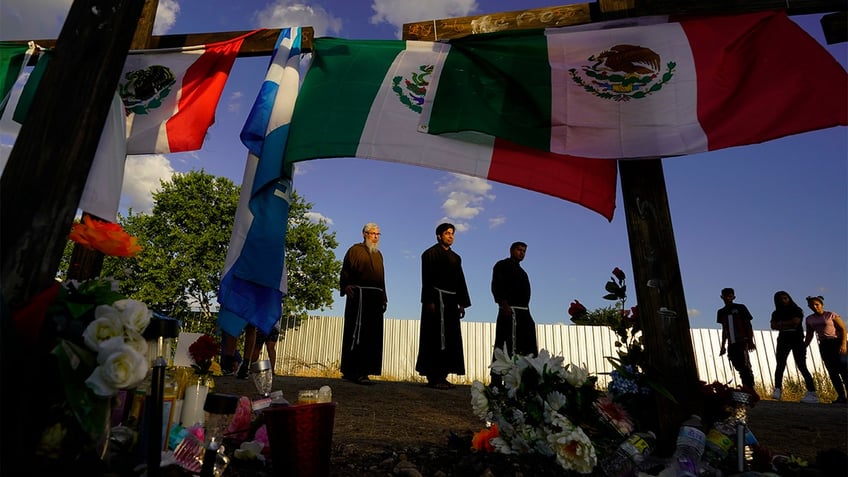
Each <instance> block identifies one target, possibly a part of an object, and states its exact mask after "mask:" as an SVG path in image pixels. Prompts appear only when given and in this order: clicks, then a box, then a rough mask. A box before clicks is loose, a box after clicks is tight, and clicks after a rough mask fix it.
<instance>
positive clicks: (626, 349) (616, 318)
mask: <svg viewBox="0 0 848 477" xmlns="http://www.w3.org/2000/svg"><path fill="white" fill-rule="evenodd" d="M626 279H627V276H626V275H625V274H624V272H623V271H622V270H621V269H620V268H618V267H615V268H614V269H613V270H612V276H611V277H610V279H609V280H608V281H607V282H606V284H605V285H604V291H605V292H606V294H605V295H604V296H603V298H604V299H605V300H611V301H615V302H616V304H615V306H614V307H611V308H605V309H601V310H596V311H594V312H591V313H590V312H589V311H588V310H586V307H585V306H583V305H582V304H581V303H580V302H579V301H577V300H574V301H573V302H572V303H571V304H570V306H569V307H568V314H569V315H570V316H571V321H572V322H574V323H575V324H578V325H589V326H607V327H609V328H610V329H611V330H612V331H613V332H614V333H615V335H616V341H615V349H616V354H617V356H607V357H606V358H607V360H608V361H609V362H610V363H611V364H612V366H613V371H612V372H610V378H611V379H610V383H609V385H608V387H607V392H608V393H609V396H610V397H611V398H612V400H613V401H614V402H616V403H618V404H621V405H623V406H624V407H625V408H626V409H629V410H631V411H633V412H634V413H636V415H634V416H632V417H631V419H632V421H633V422H632V424H635V425H639V424H644V423H645V422H640V421H646V420H648V419H652V418H651V416H650V414H649V413H648V412H647V410H648V409H650V408H651V406H650V405H648V400H649V399H650V398H651V394H652V393H653V392H659V393H662V394H663V395H664V396H665V397H666V398H668V399H669V400H671V401H672V402H674V401H675V399H674V397H673V396H672V395H671V394H670V393H669V392H668V391H667V390H666V389H665V388H664V387H663V386H662V385H661V384H660V383H659V382H657V381H655V380H652V379H650V378H649V377H648V376H647V375H646V374H645V371H646V369H645V368H646V362H645V359H646V357H645V350H644V347H643V345H642V335H641V332H642V327H641V324H640V322H639V312H638V307H637V306H634V307H632V308H630V309H627V308H626V302H627V284H626ZM608 410H610V411H612V410H611V409H608ZM638 414H642V415H641V416H640V415H638ZM619 424H621V426H619V427H620V429H622V430H623V429H626V428H627V424H626V422H624V421H622V422H620V423H619Z"/></svg>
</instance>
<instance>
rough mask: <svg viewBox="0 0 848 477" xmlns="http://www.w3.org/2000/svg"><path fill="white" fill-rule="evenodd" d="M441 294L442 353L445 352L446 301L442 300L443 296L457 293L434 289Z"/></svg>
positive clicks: (440, 325)
mask: <svg viewBox="0 0 848 477" xmlns="http://www.w3.org/2000/svg"><path fill="white" fill-rule="evenodd" d="M433 288H434V289H435V290H436V291H437V292H439V327H440V333H441V335H442V336H441V340H442V351H444V350H445V300H443V299H442V295H443V294H448V295H456V292H452V291H448V290H442V289H441V288H436V287H433Z"/></svg>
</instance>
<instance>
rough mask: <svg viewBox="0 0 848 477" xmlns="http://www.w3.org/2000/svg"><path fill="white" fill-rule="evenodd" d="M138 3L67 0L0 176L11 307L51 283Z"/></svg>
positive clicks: (3, 268) (1, 267) (5, 284)
mask: <svg viewBox="0 0 848 477" xmlns="http://www.w3.org/2000/svg"><path fill="white" fill-rule="evenodd" d="M143 6H144V0H77V1H75V2H74V3H73V4H72V5H71V8H70V11H69V12H68V18H67V20H66V21H65V24H64V26H63V28H62V31H61V33H60V35H59V39H58V41H57V43H56V49H55V54H54V57H53V59H52V60H51V62H50V64H49V66H48V67H47V70H46V71H45V73H44V77H43V78H42V80H41V83H40V85H39V87H38V91H37V94H36V96H35V98H34V100H33V103H32V107H31V109H30V111H29V115H28V117H27V119H26V121H25V122H24V124H23V125H22V126H21V131H20V133H19V134H18V137H17V140H16V141H15V146H14V148H13V149H12V153H11V154H10V156H9V161H8V164H7V165H6V169H5V171H4V173H3V177H2V181H1V182H0V210H2V216H1V217H0V221H2V227H0V253H2V264H0V281H1V282H0V286H2V292H3V298H4V299H5V300H6V302H7V303H8V304H9V305H10V306H12V307H15V306H17V305H22V304H24V303H27V302H28V301H29V300H30V299H31V298H32V297H33V296H35V295H36V294H37V293H38V292H39V291H41V290H42V289H44V288H46V287H47V286H48V285H50V284H51V283H52V281H53V277H54V275H55V273H56V270H57V269H58V266H59V261H60V259H61V256H62V251H63V249H64V244H65V241H66V236H67V234H68V231H69V230H70V226H71V223H72V222H73V218H74V214H75V212H76V209H77V204H79V199H80V197H81V195H82V190H83V187H84V185H85V180H86V177H87V176H88V171H89V169H90V167H91V162H92V160H93V158H94V152H95V150H96V149H97V143H98V141H99V139H100V133H101V131H102V130H103V125H104V123H105V121H106V116H107V113H108V110H109V105H110V103H111V101H112V97H113V95H114V92H115V88H116V87H117V86H118V79H119V77H120V74H121V69H122V68H123V65H124V60H125V59H126V55H127V51H129V45H130V41H131V39H132V36H133V33H134V32H135V28H136V25H137V24H138V19H139V15H140V14H141V11H142V7H143ZM71 72H72V73H71Z"/></svg>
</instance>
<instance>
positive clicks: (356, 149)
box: [285, 38, 617, 220]
mask: <svg viewBox="0 0 848 477" xmlns="http://www.w3.org/2000/svg"><path fill="white" fill-rule="evenodd" d="M446 47H447V46H446V45H444V44H441V43H433V42H418V41H392V40H343V39H336V38H316V39H315V40H314V43H313V60H312V64H311V66H310V69H309V72H308V73H307V74H306V77H305V78H304V81H303V85H302V87H301V89H300V93H299V95H298V97H297V102H296V104H295V109H294V114H293V117H292V121H291V126H290V129H289V137H288V144H287V147H286V152H285V161H286V164H287V166H288V167H291V165H292V164H293V163H295V162H298V161H305V160H309V159H316V158H329V157H357V158H364V159H376V160H381V161H388V162H397V163H403V164H412V165H418V166H422V167H427V168H431V169H441V170H445V171H451V172H457V173H462V174H466V175H470V176H474V177H482V178H486V179H489V180H493V181H496V182H501V183H504V184H510V185H514V186H518V187H522V188H525V189H530V190H534V191H537V192H541V193H544V194H549V195H552V196H555V197H560V198H562V199H565V200H569V201H571V202H575V203H578V204H580V205H583V206H584V207H586V208H588V209H590V210H593V211H596V212H598V213H600V214H601V215H603V216H604V217H606V218H607V219H608V220H612V216H613V210H614V208H615V192H616V177H617V176H616V164H615V161H599V160H594V159H585V158H581V157H572V156H566V155H559V154H552V153H548V152H544V151H535V150H532V149H529V148H527V147H524V146H519V145H516V144H514V143H510V142H508V141H504V140H502V139H497V138H495V137H493V136H491V135H488V134H481V133H477V132H463V133H458V134H447V135H442V136H435V135H428V134H421V133H419V132H418V122H419V116H420V115H421V111H422V104H423V101H424V95H425V94H426V93H427V91H428V89H429V88H430V81H431V78H432V74H433V66H434V65H435V64H436V62H437V61H438V60H439V57H440V56H442V55H443V49H444V48H446Z"/></svg>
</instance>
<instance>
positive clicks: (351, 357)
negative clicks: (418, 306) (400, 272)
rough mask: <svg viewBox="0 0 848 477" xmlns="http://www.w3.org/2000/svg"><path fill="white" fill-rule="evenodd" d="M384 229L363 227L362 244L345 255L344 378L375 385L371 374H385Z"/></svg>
mask: <svg viewBox="0 0 848 477" xmlns="http://www.w3.org/2000/svg"><path fill="white" fill-rule="evenodd" d="M379 242H380V227H379V226H377V224H375V223H372V222H369V223H367V224H365V226H364V227H362V242H360V243H357V244H354V245H352V246H351V247H350V248H349V249H348V250H347V253H345V256H344V260H343V262H342V271H341V276H340V278H339V291H340V292H341V294H342V296H345V297H347V302H346V303H345V313H344V334H343V336H342V357H341V372H342V378H343V379H346V380H348V381H351V382H354V383H357V384H365V385H368V384H373V381H371V379H370V378H369V377H368V375H369V374H370V375H380V374H382V372H383V313H384V312H385V311H386V304H387V303H388V298H387V295H386V278H385V272H384V270H383V254H382V253H380V250H379V249H378V248H377V244H378V243H379Z"/></svg>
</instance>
